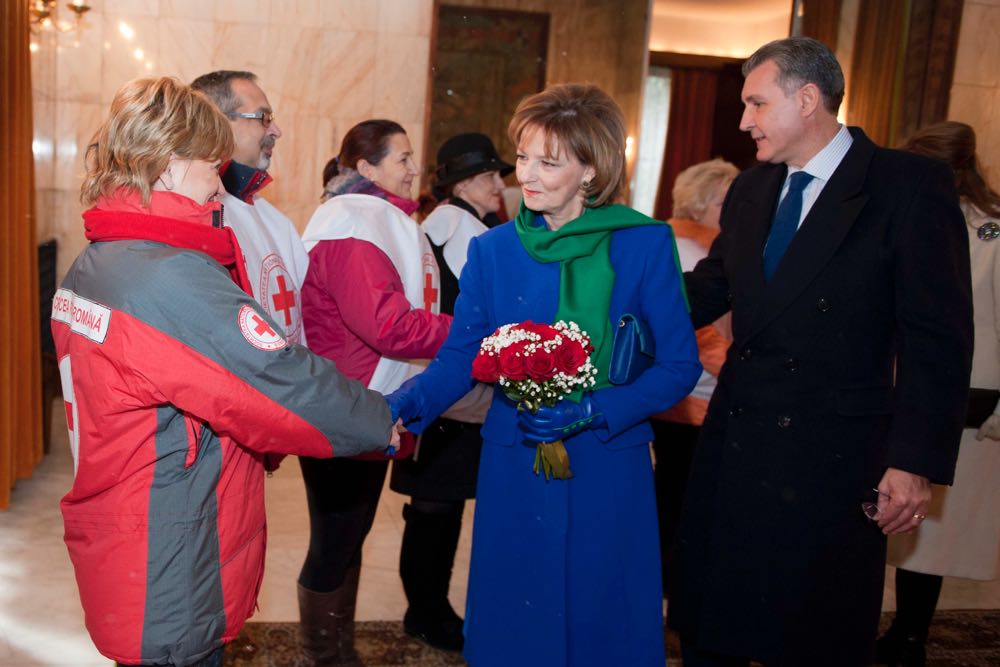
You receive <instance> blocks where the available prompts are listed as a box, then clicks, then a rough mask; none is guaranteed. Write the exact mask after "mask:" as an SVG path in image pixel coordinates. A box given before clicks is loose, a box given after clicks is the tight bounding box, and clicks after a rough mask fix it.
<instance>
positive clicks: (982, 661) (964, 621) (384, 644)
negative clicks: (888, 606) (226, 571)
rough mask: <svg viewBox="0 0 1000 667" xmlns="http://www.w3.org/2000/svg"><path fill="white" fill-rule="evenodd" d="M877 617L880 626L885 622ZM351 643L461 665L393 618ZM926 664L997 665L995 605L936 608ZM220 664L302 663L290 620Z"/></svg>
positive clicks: (378, 654)
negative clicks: (431, 646) (968, 609)
mask: <svg viewBox="0 0 1000 667" xmlns="http://www.w3.org/2000/svg"><path fill="white" fill-rule="evenodd" d="M889 618H890V617H888V616H886V617H884V618H883V619H882V627H883V629H884V628H885V627H887V626H888V624H889ZM356 635H357V649H358V653H359V655H360V656H361V659H362V661H363V662H364V664H365V665H366V667H400V666H407V667H410V666H412V667H418V666H419V667H439V666H441V665H464V664H465V661H464V660H462V657H461V656H460V655H458V654H457V653H448V652H445V651H438V650H435V649H432V648H430V647H428V646H426V645H425V644H422V643H421V642H418V641H416V640H415V639H412V638H410V637H409V636H407V635H406V634H405V633H404V632H403V626H402V624H401V623H399V622H391V621H371V622H365V623H358V625H357V633H356ZM666 644H667V652H668V655H669V656H670V659H669V660H667V665H668V666H669V667H679V666H680V664H681V663H680V661H679V660H677V659H676V658H677V655H678V645H677V640H676V637H674V636H673V634H672V633H668V634H667V637H666ZM927 656H928V662H927V664H928V666H929V667H997V666H998V665H1000V610H989V611H986V610H971V611H940V612H938V613H937V615H935V617H934V625H933V626H932V627H931V636H930V639H929V640H928V642H927ZM225 667H307V666H306V662H305V660H304V659H303V658H302V656H301V652H300V650H299V641H298V624H296V623H247V625H246V627H245V628H244V629H243V632H242V633H240V636H239V637H237V639H236V641H234V642H232V643H231V644H230V645H229V647H228V649H227V650H226V661H225Z"/></svg>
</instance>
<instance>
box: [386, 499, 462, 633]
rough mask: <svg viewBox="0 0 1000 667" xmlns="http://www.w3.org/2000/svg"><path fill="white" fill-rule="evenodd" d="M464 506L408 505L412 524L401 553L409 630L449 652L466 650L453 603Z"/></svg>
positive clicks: (406, 515)
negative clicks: (450, 599)
mask: <svg viewBox="0 0 1000 667" xmlns="http://www.w3.org/2000/svg"><path fill="white" fill-rule="evenodd" d="M463 506H464V503H463V502H458V503H430V502H427V501H414V503H413V504H409V505H404V506H403V519H405V521H406V528H405V529H404V530H403V544H402V548H401V549H400V552H399V576H400V577H401V578H402V580H403V590H404V591H406V600H407V602H408V603H409V608H408V609H407V610H406V615H405V616H404V617H403V629H404V630H406V632H407V634H409V635H412V636H414V637H416V638H417V639H420V640H422V641H425V642H427V643H428V644H430V645H431V646H433V647H435V648H440V649H444V650H446V651H461V650H462V646H463V644H464V642H465V640H464V637H463V635H462V619H461V617H460V616H459V615H458V614H456V613H455V610H454V609H452V608H451V603H449V602H448V586H449V584H450V583H451V569H452V566H453V565H454V563H455V551H456V549H457V548H458V535H459V533H460V532H461V530H462V509H463ZM428 509H431V510H434V511H427V510H428Z"/></svg>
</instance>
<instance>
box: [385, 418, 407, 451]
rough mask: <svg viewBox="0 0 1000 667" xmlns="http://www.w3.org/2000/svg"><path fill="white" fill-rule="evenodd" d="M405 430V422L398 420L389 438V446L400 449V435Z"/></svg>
mask: <svg viewBox="0 0 1000 667" xmlns="http://www.w3.org/2000/svg"><path fill="white" fill-rule="evenodd" d="M405 430H406V429H405V428H403V420H402V419H397V420H396V423H395V424H393V425H392V431H391V435H390V437H389V446H390V447H394V448H396V449H399V434H400V433H402V432H403V431H405Z"/></svg>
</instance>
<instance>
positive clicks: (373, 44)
mask: <svg viewBox="0 0 1000 667" xmlns="http://www.w3.org/2000/svg"><path fill="white" fill-rule="evenodd" d="M90 4H91V5H92V6H93V10H92V11H91V12H90V13H89V14H87V16H86V19H85V24H84V28H83V29H82V30H80V31H79V32H66V33H57V32H42V33H40V34H39V35H38V36H37V37H36V39H35V43H36V45H37V47H36V48H33V52H34V55H33V63H32V65H33V67H32V76H33V86H34V94H33V99H34V104H35V138H34V139H35V141H34V148H35V161H36V185H37V189H38V214H39V224H38V238H39V240H43V239H47V238H52V237H55V238H57V239H58V241H59V246H60V251H59V252H60V257H59V268H60V275H62V274H63V273H64V272H65V271H66V269H67V268H68V267H69V265H70V263H71V262H72V260H73V258H74V257H75V256H76V254H77V253H78V252H79V251H80V249H81V248H82V247H83V246H84V244H85V243H86V241H85V240H84V238H83V232H82V224H81V221H80V212H81V210H82V207H81V206H80V204H79V203H78V195H79V187H80V181H81V177H82V173H83V155H84V152H85V150H86V146H87V142H88V140H89V139H90V137H91V135H92V133H93V132H94V130H95V129H96V128H97V126H98V125H99V124H100V122H101V120H102V118H103V117H104V115H105V113H106V111H107V108H108V106H109V103H110V101H111V99H112V97H113V96H114V93H115V91H116V90H117V89H118V87H119V86H121V85H122V84H123V83H124V82H126V81H128V80H129V79H132V78H135V77H139V76H150V75H155V76H160V75H172V76H177V77H180V78H181V79H182V80H184V81H191V80H192V79H194V78H195V77H196V76H198V75H199V74H203V73H205V72H208V71H211V70H215V69H240V70H251V71H253V72H255V73H256V74H257V75H258V76H259V77H260V84H261V86H262V88H263V89H264V91H265V92H266V93H267V95H268V97H269V99H270V101H271V105H272V106H273V108H274V110H275V114H276V118H277V123H278V125H279V126H280V127H281V129H282V131H283V133H284V135H283V136H282V138H281V139H279V140H278V143H277V146H276V148H275V152H274V161H273V162H272V167H271V172H272V174H273V175H274V178H275V180H274V182H273V183H272V184H271V185H270V186H268V188H267V189H266V191H265V196H266V197H267V198H268V199H269V200H270V201H271V202H273V203H274V204H275V205H276V206H278V207H279V208H280V209H282V210H283V211H284V212H285V213H286V214H287V215H288V216H289V217H290V218H291V219H292V221H293V222H295V224H296V225H298V226H299V227H300V228H303V227H304V226H305V224H306V222H307V221H308V219H309V215H310V214H311V213H312V211H313V209H315V207H316V205H317V204H318V200H319V194H320V192H321V189H322V188H321V183H320V181H321V171H322V168H323V165H324V164H325V163H326V161H327V160H328V159H329V158H330V157H331V156H332V155H333V154H334V153H335V151H336V150H337V149H338V148H339V146H340V140H341V138H342V136H343V135H344V133H345V132H346V131H347V130H348V129H349V128H350V127H351V126H352V125H354V124H355V123H357V122H358V121H361V120H364V119H366V118H372V117H385V118H391V119H393V120H396V121H398V122H400V123H401V124H402V125H403V126H404V127H405V128H406V130H407V133H408V134H409V135H410V140H411V142H412V143H413V145H414V149H415V151H416V153H417V156H418V160H422V157H423V145H422V144H423V141H424V126H425V116H426V114H425V111H426V109H425V105H426V100H427V72H428V63H429V58H430V41H431V26H432V16H433V0H294V1H286V0H90ZM60 9H61V11H62V13H64V14H68V12H66V10H65V9H63V8H60ZM60 18H64V19H66V18H69V17H68V16H63V17H60Z"/></svg>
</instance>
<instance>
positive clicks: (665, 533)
mask: <svg viewBox="0 0 1000 667" xmlns="http://www.w3.org/2000/svg"><path fill="white" fill-rule="evenodd" d="M650 423H652V425H653V452H654V453H655V454H656V469H655V471H654V477H653V478H654V481H655V483H656V512H657V515H658V516H659V520H660V558H661V559H662V567H663V586H664V594H666V586H667V583H666V582H667V572H668V571H669V569H670V556H671V545H672V544H673V542H674V534H675V533H676V532H677V525H678V523H679V522H680V517H681V505H682V503H683V502H684V492H685V491H686V490H687V482H688V476H689V475H690V472H691V461H692V459H693V458H694V450H695V447H696V446H697V444H698V434H699V433H700V432H701V427H700V426H694V425H691V424H677V423H674V422H665V421H660V420H659V419H652V420H650Z"/></svg>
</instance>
